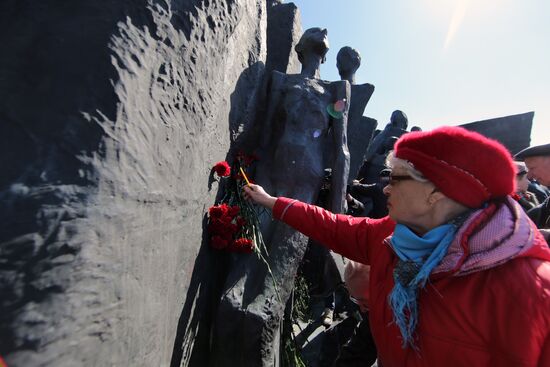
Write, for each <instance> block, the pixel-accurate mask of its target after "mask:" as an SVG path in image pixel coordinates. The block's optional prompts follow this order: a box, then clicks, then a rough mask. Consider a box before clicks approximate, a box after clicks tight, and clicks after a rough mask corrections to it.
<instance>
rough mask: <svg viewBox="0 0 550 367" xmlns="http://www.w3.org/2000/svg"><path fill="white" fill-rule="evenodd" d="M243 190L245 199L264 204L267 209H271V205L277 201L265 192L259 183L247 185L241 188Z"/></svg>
mask: <svg viewBox="0 0 550 367" xmlns="http://www.w3.org/2000/svg"><path fill="white" fill-rule="evenodd" d="M243 191H244V198H245V199H246V200H248V201H252V202H254V203H256V204H260V205H262V206H265V207H266V208H268V209H273V205H275V202H276V201H277V198H275V197H273V196H271V195H269V194H268V193H267V192H265V190H264V188H263V187H261V186H260V185H255V184H250V185H247V186H245V187H244V188H243Z"/></svg>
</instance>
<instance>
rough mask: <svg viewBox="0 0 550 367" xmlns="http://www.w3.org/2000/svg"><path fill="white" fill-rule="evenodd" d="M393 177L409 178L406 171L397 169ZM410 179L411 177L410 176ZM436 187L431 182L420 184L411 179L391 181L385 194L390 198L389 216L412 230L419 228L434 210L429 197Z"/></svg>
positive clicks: (393, 172) (385, 189)
mask: <svg viewBox="0 0 550 367" xmlns="http://www.w3.org/2000/svg"><path fill="white" fill-rule="evenodd" d="M391 176H392V177H400V176H409V175H408V174H407V172H406V171H405V170H402V169H399V168H396V169H395V170H393V171H392V174H391ZM409 177H410V176H409ZM434 190H435V186H434V185H433V184H432V183H430V182H419V181H416V180H414V179H412V177H411V178H410V179H405V178H404V177H403V178H402V179H398V180H390V183H389V184H388V185H387V186H386V187H384V194H385V195H386V196H387V197H388V215H389V216H390V218H392V219H393V220H394V221H396V222H397V223H400V224H404V225H406V226H407V227H409V228H411V229H413V230H414V229H415V228H417V227H418V226H419V225H421V224H422V223H424V220H425V218H426V217H427V216H429V214H430V213H431V212H432V210H433V206H432V205H430V203H429V200H428V199H429V197H430V195H431V194H432V193H433V192H434Z"/></svg>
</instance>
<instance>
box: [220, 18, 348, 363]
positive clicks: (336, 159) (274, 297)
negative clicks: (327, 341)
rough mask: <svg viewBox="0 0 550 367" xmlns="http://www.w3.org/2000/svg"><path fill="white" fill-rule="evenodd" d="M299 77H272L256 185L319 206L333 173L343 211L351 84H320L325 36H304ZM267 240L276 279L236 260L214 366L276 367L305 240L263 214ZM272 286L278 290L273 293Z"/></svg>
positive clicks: (335, 202) (336, 205)
mask: <svg viewBox="0 0 550 367" xmlns="http://www.w3.org/2000/svg"><path fill="white" fill-rule="evenodd" d="M295 51H296V52H297V54H298V59H299V61H300V63H301V64H302V70H301V73H300V74H294V75H287V74H283V73H281V72H278V71H273V73H272V74H271V78H270V80H269V82H268V84H267V85H268V87H267V93H266V101H265V103H264V107H263V108H264V109H265V110H264V111H262V112H263V113H259V114H258V116H263V118H261V119H258V121H257V123H258V126H257V127H256V128H255V129H254V130H253V133H252V134H251V135H250V136H249V137H247V141H246V142H245V143H244V144H245V146H246V148H247V149H250V150H254V151H255V152H256V154H257V155H258V156H259V158H260V160H259V162H258V165H257V168H256V173H255V177H254V179H255V180H256V181H257V182H258V183H259V184H260V185H262V186H263V187H264V188H265V189H266V190H267V191H268V192H270V193H271V194H272V195H275V196H287V197H291V198H295V199H298V200H301V201H304V202H308V203H313V202H315V200H316V199H317V195H318V193H319V191H320V189H321V185H322V183H323V177H324V170H325V168H327V167H330V168H331V169H332V182H331V187H332V190H331V197H330V199H329V206H330V209H331V210H332V211H334V212H336V213H339V212H342V211H343V208H344V206H345V190H346V180H347V177H348V173H349V153H348V148H347V142H346V130H347V129H346V124H347V117H348V109H349V106H348V101H349V100H350V87H349V83H348V82H347V81H337V82H327V81H323V80H320V79H319V70H320V65H321V63H322V62H324V61H325V55H326V52H327V51H328V40H327V31H326V29H321V28H310V29H308V30H306V31H305V32H304V34H303V36H302V37H301V39H300V41H299V42H298V44H297V45H296V46H295ZM260 221H261V226H262V233H263V236H264V240H265V242H266V246H267V248H268V251H269V256H267V259H268V260H267V261H268V263H269V267H270V269H271V271H272V274H273V277H272V276H271V275H270V273H269V271H268V268H267V266H266V265H265V264H264V263H263V262H262V261H261V260H260V259H258V257H257V256H255V255H249V256H236V257H235V258H233V259H232V263H231V265H230V271H229V274H228V276H227V279H226V282H225V286H224V289H223V292H222V296H221V300H220V303H219V306H218V308H217V313H216V320H215V325H214V332H213V341H212V354H211V365H215V366H277V365H278V364H279V346H280V340H279V339H280V338H279V331H280V326H281V323H282V316H283V312H284V309H285V305H286V301H287V300H288V298H289V295H290V293H291V291H292V288H293V285H294V278H295V276H296V272H297V269H298V266H299V264H300V261H301V259H302V257H303V255H304V252H305V249H306V246H307V237H305V236H303V235H302V234H299V233H297V232H296V231H295V230H293V229H291V228H290V227H288V226H286V225H285V224H283V223H280V222H278V221H273V219H272V218H271V214H270V213H267V212H263V214H262V215H261V217H260ZM274 281H275V283H276V285H274Z"/></svg>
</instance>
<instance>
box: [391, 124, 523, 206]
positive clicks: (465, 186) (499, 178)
mask: <svg viewBox="0 0 550 367" xmlns="http://www.w3.org/2000/svg"><path fill="white" fill-rule="evenodd" d="M394 154H395V156H396V157H397V158H401V159H404V160H407V161H409V162H410V163H412V164H413V165H414V167H415V168H416V169H417V170H419V171H420V172H422V174H423V175H424V177H426V178H427V179H428V180H430V181H431V182H432V183H433V184H434V185H435V186H437V187H438V188H439V190H441V192H442V193H443V194H445V195H446V196H447V197H449V198H451V199H453V200H455V201H457V202H459V203H461V204H463V205H466V206H468V207H470V208H478V207H480V206H481V205H482V204H483V203H484V202H486V201H488V200H491V199H496V198H501V197H504V196H506V195H508V194H511V193H513V192H514V191H515V168H514V163H513V160H512V157H511V156H510V153H509V152H508V150H507V149H506V148H505V147H504V146H503V145H502V144H500V143H499V142H497V141H496V140H492V139H489V138H486V137H485V136H483V135H481V134H478V133H475V132H472V131H468V130H466V129H463V128H461V127H451V126H445V127H440V128H437V129H434V130H431V131H419V132H412V133H408V134H405V135H403V136H402V137H401V138H400V139H399V140H398V141H397V142H396V143H395V148H394Z"/></svg>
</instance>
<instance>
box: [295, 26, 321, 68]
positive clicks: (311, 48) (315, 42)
mask: <svg viewBox="0 0 550 367" xmlns="http://www.w3.org/2000/svg"><path fill="white" fill-rule="evenodd" d="M328 49H329V45H328V37H327V30H326V29H324V28H309V29H307V30H306V31H305V32H304V34H303V35H302V37H301V38H300V41H298V43H297V44H296V46H294V51H296V53H297V54H298V60H300V62H301V63H303V62H304V60H305V58H306V55H307V54H314V55H318V56H321V58H322V62H325V60H326V59H325V56H326V54H327V52H328Z"/></svg>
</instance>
